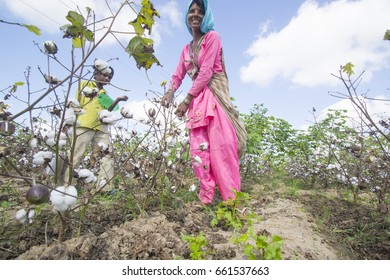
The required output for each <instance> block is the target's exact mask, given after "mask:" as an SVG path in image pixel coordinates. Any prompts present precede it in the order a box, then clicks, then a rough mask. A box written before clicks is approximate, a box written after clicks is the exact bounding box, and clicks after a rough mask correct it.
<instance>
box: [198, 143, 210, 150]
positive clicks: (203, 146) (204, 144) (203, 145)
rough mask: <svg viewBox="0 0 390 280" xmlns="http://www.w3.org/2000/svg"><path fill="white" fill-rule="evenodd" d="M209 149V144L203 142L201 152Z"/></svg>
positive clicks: (200, 147) (200, 146)
mask: <svg viewBox="0 0 390 280" xmlns="http://www.w3.org/2000/svg"><path fill="white" fill-rule="evenodd" d="M208 148H209V143H207V142H203V143H201V144H200V145H199V150H201V151H206V150H207V149H208Z"/></svg>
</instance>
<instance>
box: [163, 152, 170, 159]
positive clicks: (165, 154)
mask: <svg viewBox="0 0 390 280" xmlns="http://www.w3.org/2000/svg"><path fill="white" fill-rule="evenodd" d="M169 155H170V153H169V152H162V156H163V157H165V158H167V157H169Z"/></svg>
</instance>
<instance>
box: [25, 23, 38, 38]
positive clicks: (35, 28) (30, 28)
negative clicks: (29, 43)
mask: <svg viewBox="0 0 390 280" xmlns="http://www.w3.org/2000/svg"><path fill="white" fill-rule="evenodd" d="M22 25H23V26H24V27H26V28H27V29H28V31H30V32H32V33H34V34H35V35H38V36H41V34H42V33H41V29H39V28H38V27H36V26H35V25H28V24H22Z"/></svg>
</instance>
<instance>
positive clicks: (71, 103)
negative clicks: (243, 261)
mask: <svg viewBox="0 0 390 280" xmlns="http://www.w3.org/2000/svg"><path fill="white" fill-rule="evenodd" d="M67 107H68V108H80V102H79V101H78V100H77V99H75V98H69V99H68V104H67Z"/></svg>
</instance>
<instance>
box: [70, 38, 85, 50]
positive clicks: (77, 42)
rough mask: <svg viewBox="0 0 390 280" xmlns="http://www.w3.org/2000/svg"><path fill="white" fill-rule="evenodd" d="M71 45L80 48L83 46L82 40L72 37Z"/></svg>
mask: <svg viewBox="0 0 390 280" xmlns="http://www.w3.org/2000/svg"><path fill="white" fill-rule="evenodd" d="M72 45H73V47H74V48H76V49H81V48H82V47H83V46H84V41H83V40H81V39H80V38H72Z"/></svg>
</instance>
